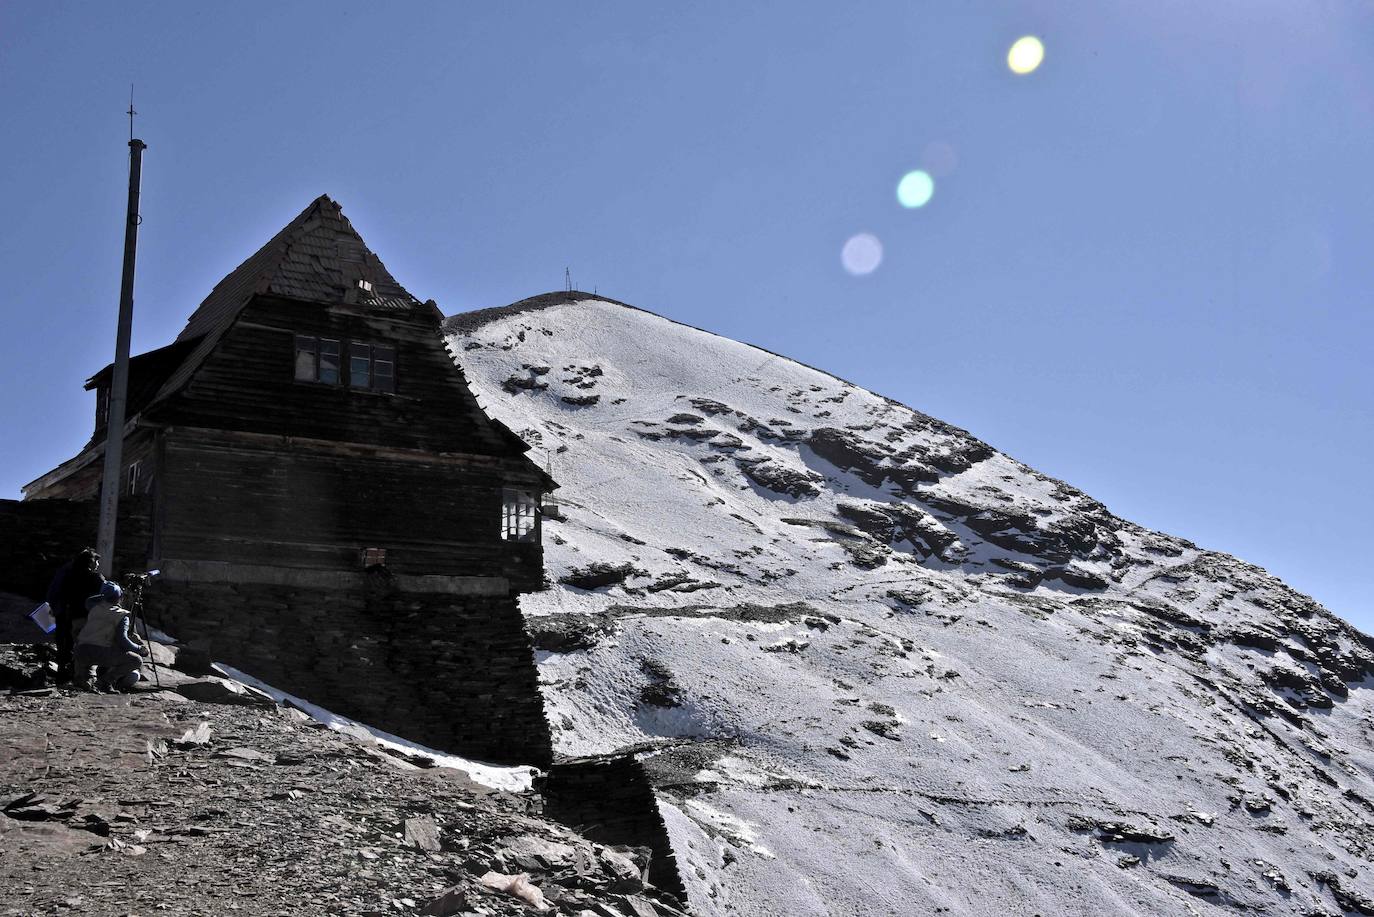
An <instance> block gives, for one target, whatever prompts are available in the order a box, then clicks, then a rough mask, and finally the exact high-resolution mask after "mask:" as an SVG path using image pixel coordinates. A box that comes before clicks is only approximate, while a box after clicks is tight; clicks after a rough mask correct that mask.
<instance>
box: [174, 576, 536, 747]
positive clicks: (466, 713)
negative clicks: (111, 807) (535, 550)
mask: <svg viewBox="0 0 1374 917" xmlns="http://www.w3.org/2000/svg"><path fill="white" fill-rule="evenodd" d="M335 578H336V579H338V575H336V577H335ZM429 588H434V587H433V586H432V585H431V586H430V587H429ZM147 605H148V620H149V621H151V622H152V623H153V625H154V626H155V627H159V628H161V629H162V630H164V631H166V632H167V633H168V634H171V635H173V636H175V637H176V638H177V639H179V640H181V641H184V642H188V643H194V644H196V645H197V646H200V647H203V648H205V649H206V650H208V651H209V652H210V654H211V656H212V657H213V658H214V659H215V660H216V661H218V662H224V663H227V664H228V665H231V666H233V667H234V668H237V669H240V670H241V671H243V672H246V673H248V674H250V675H253V676H254V677H256V678H260V679H262V680H263V681H265V682H267V683H269V684H271V685H273V686H274V687H277V688H279V689H281V690H283V691H286V692H289V693H291V694H295V695H297V696H299V697H301V698H304V699H306V700H309V701H311V702H313V703H317V704H319V705H320V706H323V707H326V708H328V709H330V710H332V711H334V712H335V713H339V714H343V715H344V716H348V717H351V718H353V719H357V720H360V721H362V722H364V723H367V724H368V725H370V726H375V727H377V728H379V729H383V730H386V731H387V732H391V733H394V734H396V735H400V736H404V737H405V738H408V739H411V740H413V741H416V742H420V743H422V744H425V745H429V746H431V747H433V748H437V749H441V750H444V751H451V752H453V753H455V754H459V755H464V756H468V757H473V758H478V759H482V760H486V761H494V762H501V763H510V764H536V765H542V764H546V763H548V762H549V761H550V760H551V758H552V746H551V740H550V735H549V729H548V725H547V723H546V721H545V719H544V705H543V698H542V696H541V695H540V693H539V684H538V672H537V669H536V668H535V664H534V655H533V649H532V648H531V646H530V642H529V638H528V636H527V635H526V633H525V629H524V619H523V618H522V616H521V614H520V608H519V604H518V599H517V597H516V596H515V595H514V594H512V593H510V592H508V591H504V592H501V593H499V594H468V595H463V594H455V593H453V592H447V593H446V592H407V591H403V590H402V589H401V588H400V587H398V585H397V584H396V583H395V582H393V581H392V580H391V578H390V577H388V576H386V575H385V574H380V573H373V574H368V575H363V574H353V575H352V581H350V582H344V581H340V582H330V583H325V584H320V583H296V584H281V583H260V582H205V581H203V580H177V579H175V578H163V579H160V580H156V581H154V584H153V586H152V587H150V589H149V593H148V597H147Z"/></svg>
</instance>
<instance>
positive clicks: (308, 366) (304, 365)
mask: <svg viewBox="0 0 1374 917" xmlns="http://www.w3.org/2000/svg"><path fill="white" fill-rule="evenodd" d="M296 381H297V382H322V383H324V384H325V385H338V384H339V381H340V375H339V342H338V341H337V340H331V339H330V338H317V337H311V336H309V335H304V334H298V335H296Z"/></svg>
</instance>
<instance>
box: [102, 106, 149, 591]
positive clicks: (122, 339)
mask: <svg viewBox="0 0 1374 917" xmlns="http://www.w3.org/2000/svg"><path fill="white" fill-rule="evenodd" d="M128 114H129V209H128V212H127V214H126V216H125V221H124V271H123V274H122V276H121V277H120V282H119V321H118V324H117V325H116V326H115V327H116V330H115V358H114V372H113V373H112V376H111V379H110V401H109V405H110V407H109V414H108V415H107V419H106V422H105V426H106V428H107V430H108V432H107V434H106V440H105V472H104V478H103V479H102V484H101V487H100V523H99V527H98V528H97V530H96V550H97V551H99V552H100V569H101V572H102V573H104V574H106V575H107V576H108V575H110V574H112V573H113V572H114V548H115V519H116V517H117V516H118V514H119V482H120V472H121V471H123V461H124V456H123V451H124V407H125V399H126V397H127V395H128V392H129V337H130V334H131V332H132V330H133V324H134V262H135V260H136V256H137V254H138V224H139V223H141V222H143V218H142V217H141V216H139V214H138V194H139V188H140V186H141V185H142V182H143V151H144V149H146V148H147V144H145V143H144V142H143V141H142V140H138V139H135V138H134V115H135V114H137V112H135V111H134V87H133V86H132V85H130V86H129V112H128Z"/></svg>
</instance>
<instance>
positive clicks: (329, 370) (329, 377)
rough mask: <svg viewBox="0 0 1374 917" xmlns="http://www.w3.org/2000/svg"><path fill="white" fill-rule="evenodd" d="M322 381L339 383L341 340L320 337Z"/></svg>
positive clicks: (332, 383)
mask: <svg viewBox="0 0 1374 917" xmlns="http://www.w3.org/2000/svg"><path fill="white" fill-rule="evenodd" d="M320 381H321V382H325V383H328V384H329V385H338V384H339V342H338V341H331V340H329V339H328V338H321V339H320Z"/></svg>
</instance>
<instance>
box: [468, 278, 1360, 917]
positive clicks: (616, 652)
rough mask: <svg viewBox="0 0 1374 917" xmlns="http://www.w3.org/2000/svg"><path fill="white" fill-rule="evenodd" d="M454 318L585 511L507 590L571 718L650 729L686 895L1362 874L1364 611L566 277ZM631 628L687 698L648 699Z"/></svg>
mask: <svg viewBox="0 0 1374 917" xmlns="http://www.w3.org/2000/svg"><path fill="white" fill-rule="evenodd" d="M448 331H449V334H450V344H451V349H452V350H453V352H454V353H456V354H458V355H459V356H458V359H459V360H460V361H461V362H462V364H463V366H464V368H465V370H466V371H467V374H468V376H469V378H470V380H471V382H472V385H473V387H474V388H475V389H476V390H477V392H478V393H479V394H480V395H481V397H482V401H483V404H484V405H485V406H486V407H487V408H488V410H490V411H491V412H492V413H493V414H494V415H495V416H497V417H498V418H500V419H501V420H502V421H504V422H505V423H506V424H507V425H508V426H510V427H511V428H512V429H515V430H520V431H522V432H523V433H524V434H525V435H526V438H527V440H528V441H530V442H536V443H538V444H539V445H538V447H537V448H536V449H535V451H534V453H533V455H534V457H535V458H536V460H537V461H540V462H541V463H542V462H543V461H544V458H545V456H544V453H545V452H547V453H548V454H549V455H550V456H551V457H552V462H553V473H554V476H555V477H556V478H557V479H558V481H559V482H560V484H561V485H562V487H561V489H560V490H559V491H558V498H559V501H560V503H561V504H562V505H565V506H568V507H570V508H572V509H573V510H574V512H570V513H569V519H568V521H566V522H563V523H560V524H559V525H558V527H557V536H558V537H557V539H556V540H555V539H550V538H549V537H548V529H546V530H545V531H546V542H545V559H546V564H547V566H548V567H549V576H550V580H551V581H552V582H554V583H556V584H558V585H555V586H554V587H553V588H551V589H549V590H547V591H545V592H541V593H534V594H530V595H526V596H524V597H522V601H521V604H522V608H523V609H524V611H525V613H526V615H527V616H528V617H529V619H530V625H531V630H532V631H533V632H534V633H536V634H540V633H544V634H555V633H562V634H567V635H568V638H559V639H554V638H546V639H544V640H543V641H542V643H541V653H540V670H541V680H542V682H543V683H544V690H545V703H546V706H547V708H548V711H549V715H550V719H551V722H553V723H554V724H556V726H557V728H556V740H557V742H558V743H559V750H560V751H562V752H564V753H566V754H569V755H584V754H586V755H590V754H597V753H605V752H609V751H612V750H615V749H617V748H627V747H634V748H640V749H644V748H652V749H654V753H653V755H652V756H650V757H646V758H645V767H646V768H647V769H649V771H650V772H651V774H657V775H659V776H658V777H656V778H655V779H656V780H657V781H658V787H659V789H658V801H659V809H660V812H661V814H662V815H663V818H664V820H665V821H666V822H667V824H668V828H669V832H670V835H671V837H672V841H673V847H674V852H675V855H676V857H677V860H678V863H679V866H680V871H681V873H682V876H683V878H684V880H685V881H686V883H687V885H688V891H689V894H690V896H691V899H692V900H691V905H692V908H693V911H694V913H696V914H698V915H702V917H706V915H717V914H720V915H724V914H749V915H762V914H789V915H797V917H804V915H820V914H865V913H894V914H895V913H900V914H908V913H940V914H947V915H993V914H1003V913H1007V912H1008V911H1016V912H1024V913H1037V912H1038V913H1045V914H1056V915H1084V917H1086V915H1098V914H1103V913H1111V914H1127V915H1157V914H1180V915H1182V914H1192V913H1197V912H1199V911H1198V909H1199V908H1211V907H1214V906H1216V907H1226V908H1231V909H1236V910H1247V911H1249V912H1253V913H1274V914H1286V913H1304V912H1310V913H1335V912H1337V911H1338V910H1339V908H1341V907H1350V906H1352V905H1353V906H1354V907H1358V906H1359V903H1360V902H1362V901H1364V900H1367V899H1368V898H1369V896H1370V895H1371V894H1374V881H1371V874H1370V872H1369V868H1368V867H1369V862H1370V859H1371V858H1374V832H1371V830H1370V828H1369V826H1370V825H1371V824H1374V752H1371V747H1374V699H1371V696H1372V695H1374V692H1371V691H1370V687H1371V686H1374V640H1371V638H1370V637H1368V636H1366V635H1364V634H1361V633H1360V632H1359V631H1357V630H1356V629H1355V628H1353V627H1351V626H1350V625H1349V624H1347V623H1345V622H1344V621H1342V620H1341V619H1339V618H1337V617H1335V616H1334V615H1332V614H1331V613H1330V612H1328V611H1327V610H1326V609H1324V608H1322V607H1321V606H1320V605H1318V604H1317V603H1315V602H1313V601H1312V600H1311V599H1310V598H1308V597H1306V596H1303V595H1301V594H1299V593H1297V592H1295V591H1294V590H1292V589H1290V588H1288V587H1287V586H1285V585H1284V584H1283V583H1281V582H1280V581H1278V580H1277V579H1275V578H1274V577H1272V576H1270V575H1269V574H1268V573H1266V572H1265V571H1263V570H1261V569H1259V568H1257V567H1254V566H1251V565H1249V564H1246V563H1244V562H1242V561H1240V560H1237V559H1235V558H1232V557H1228V556H1226V555H1223V554H1219V553H1216V552H1212V551H1208V550H1206V549H1204V548H1200V547H1198V546H1196V545H1194V544H1191V543H1189V542H1187V541H1185V540H1183V539H1180V538H1175V537H1173V536H1170V535H1167V534H1163V533H1159V532H1154V531H1150V530H1147V529H1145V528H1142V527H1141V526H1138V525H1135V524H1134V523H1131V522H1130V521H1128V520H1124V519H1121V518H1119V517H1117V516H1115V515H1113V514H1112V513H1111V512H1110V511H1109V510H1108V509H1107V508H1106V507H1104V506H1103V505H1102V504H1101V503H1099V502H1098V501H1096V500H1094V499H1092V498H1091V497H1089V496H1088V495H1086V494H1084V493H1082V492H1081V491H1079V490H1077V489H1075V488H1074V487H1072V486H1071V485H1069V484H1067V483H1064V482H1062V481H1058V480H1055V479H1054V478H1052V477H1049V476H1048V475H1045V474H1043V473H1041V472H1038V471H1036V470H1034V469H1032V468H1029V467H1027V466H1026V465H1024V464H1022V463H1021V462H1018V461H1016V460H1015V459H1013V458H1011V457H1010V456H1008V455H1007V454H1005V453H1003V452H1000V451H998V450H996V449H994V448H992V447H991V446H989V445H988V444H986V443H983V442H981V441H979V440H978V439H976V438H975V437H973V436H972V435H970V434H968V433H967V432H965V431H963V430H961V429H959V428H957V427H954V426H951V425H949V424H947V423H944V422H942V421H939V420H936V419H934V418H931V417H929V416H927V415H924V414H922V413H920V412H919V411H916V410H912V409H911V408H908V407H906V406H904V405H901V404H898V403H896V402H893V401H891V400H890V399H886V398H883V397H881V396H879V395H876V394H873V393H871V392H867V391H864V390H863V389H861V388H859V387H857V386H855V385H853V384H850V383H847V382H845V381H844V380H841V379H837V378H835V377H834V376H830V375H827V374H826V373H824V372H821V371H819V370H816V369H812V368H810V367H807V366H803V365H801V364H799V363H796V362H793V361H791V360H788V359H786V358H785V357H781V356H778V355H776V354H771V353H768V352H766V351H763V350H759V349H757V348H754V347H751V346H749V345H746V344H741V343H738V342H735V341H731V340H728V339H726V338H721V337H718V336H715V335H712V334H709V333H707V332H704V331H701V330H698V329H695V328H691V327H688V326H685V325H681V324H678V323H675V322H672V321H669V320H667V319H664V318H661V317H659V316H656V315H653V314H651V313H648V312H644V311H641V310H638V309H632V308H629V307H626V306H623V305H620V304H616V303H611V302H606V301H604V300H598V299H595V298H591V297H579V296H576V295H573V296H567V295H562V294H560V295H558V296H550V297H541V298H538V299H536V300H531V301H529V302H526V303H522V304H518V305H517V306H516V307H512V308H508V309H497V310H487V311H484V312H482V313H474V314H472V315H471V316H458V317H455V319H454V320H453V321H452V322H451V323H450V324H449V326H448ZM473 345H476V346H473ZM468 348H470V349H468ZM543 366H549V367H568V368H569V369H565V370H563V371H561V372H557V373H554V372H550V373H548V374H543V375H540V374H534V373H532V372H531V369H530V368H531V367H543ZM591 366H596V367H598V370H599V373H598V374H597V375H596V376H595V377H589V376H588V375H587V374H585V373H584V372H582V371H581V370H579V369H578V368H579V367H591ZM511 378H518V379H534V380H537V382H538V383H539V384H547V385H548V386H549V387H548V389H547V390H544V389H540V388H538V387H537V385H535V386H531V387H525V386H524V385H523V384H522V385H513V386H512V388H513V389H514V390H513V391H510V390H508V389H507V388H506V387H505V386H504V385H503V383H505V382H506V381H507V380H508V379H511ZM565 380H579V381H565ZM589 381H591V382H594V386H595V388H594V389H587V388H582V387H579V386H581V385H584V384H585V383H587V382H589ZM587 391H594V392H595V393H596V394H598V395H600V396H601V397H600V400H599V402H598V403H596V404H591V405H586V406H576V407H574V406H571V405H569V404H567V403H565V402H564V401H563V400H562V399H563V398H564V397H565V396H572V397H576V396H577V395H579V394H581V393H585V392H587ZM727 437H728V438H727ZM1257 499H1262V495H1261V496H1257ZM598 565H601V566H598ZM626 565H628V566H629V567H630V569H628V570H626V571H625V575H624V576H620V575H619V573H618V572H617V573H616V574H614V575H613V576H612V578H610V579H607V580H605V581H602V582H599V584H597V585H594V586H590V587H588V585H586V584H587V583H589V582H595V581H590V580H586V579H581V578H582V577H584V576H585V575H586V574H587V572H588V571H592V572H593V573H595V571H597V570H599V569H602V568H604V567H610V568H614V569H615V570H617V571H619V570H622V569H625V567H626ZM569 577H571V579H569ZM579 579H580V580H581V583H582V584H583V585H579V583H578V581H579ZM691 583H709V584H710V587H711V588H709V589H697V590H695V591H685V589H684V587H686V586H687V585H688V584H691ZM807 620H813V621H824V622H825V624H826V626H825V627H823V628H822V627H812V626H810V625H809V624H807V623H806V621H807ZM573 622H583V627H582V628H581V629H578V627H577V626H575V625H574V623H573ZM573 635H577V636H573ZM766 649H767V650H770V651H764V650H766ZM646 659H651V660H654V661H655V662H656V663H657V664H661V665H662V666H663V667H664V669H665V670H666V671H668V672H670V673H671V684H672V686H673V690H672V691H671V695H670V696H671V699H672V701H673V703H674V705H672V706H659V705H656V704H653V703H645V702H644V696H643V693H642V691H643V689H644V688H645V687H646V686H648V685H650V684H654V683H657V681H656V679H655V678H654V677H653V676H652V675H651V674H649V673H646V671H645V669H644V668H643V661H644V660H646ZM954 673H957V677H955V675H954ZM650 693H651V696H652V695H653V691H652V690H651V692H650ZM879 711H881V712H879ZM889 711H890V712H889ZM1192 813H1206V814H1207V815H1208V816H1209V817H1212V822H1211V824H1206V823H1204V821H1202V820H1199V819H1198V818H1197V817H1196V816H1195V815H1194V814H1192ZM1273 864H1279V865H1280V866H1281V868H1282V871H1281V872H1278V871H1277V870H1276V868H1275V866H1274V865H1273Z"/></svg>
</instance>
